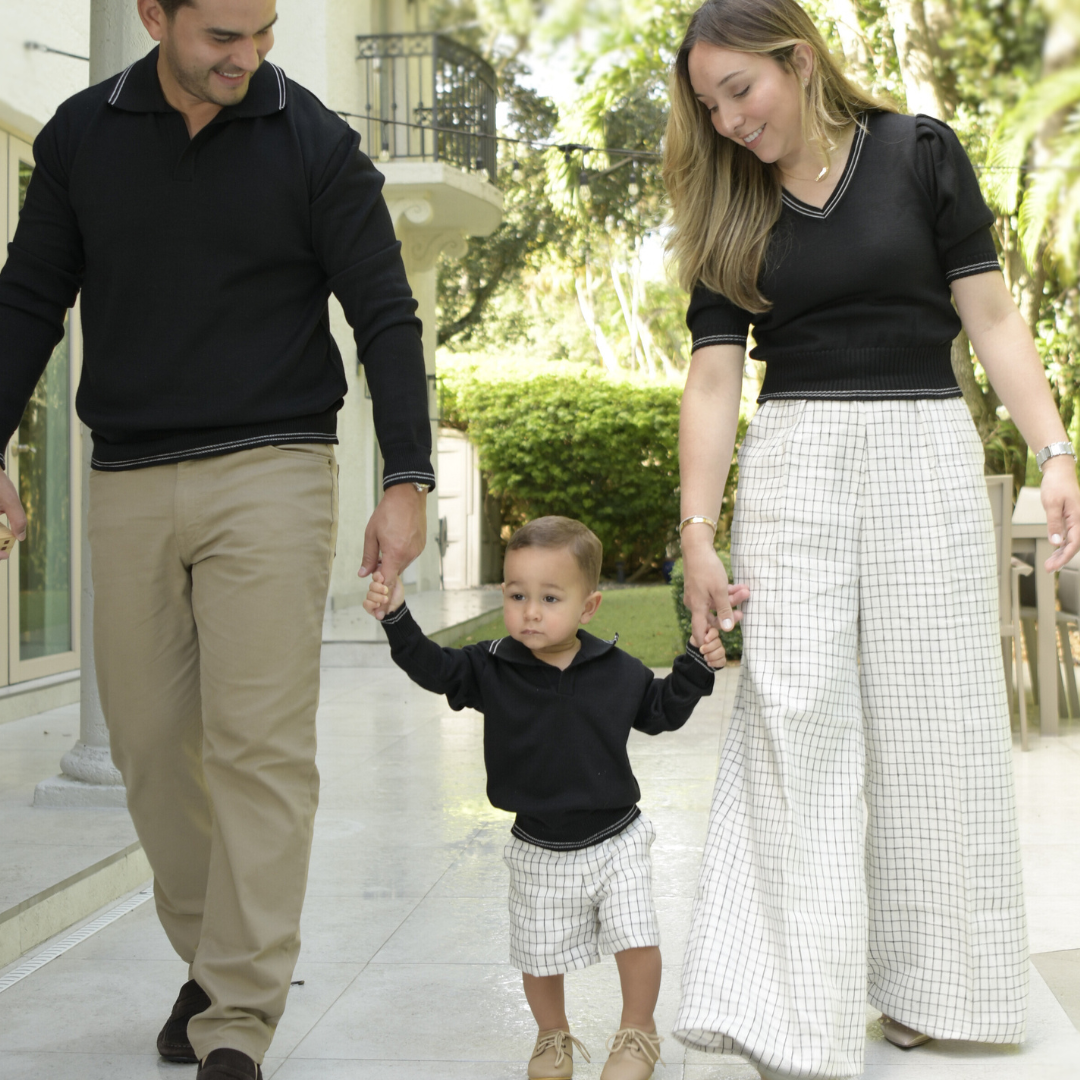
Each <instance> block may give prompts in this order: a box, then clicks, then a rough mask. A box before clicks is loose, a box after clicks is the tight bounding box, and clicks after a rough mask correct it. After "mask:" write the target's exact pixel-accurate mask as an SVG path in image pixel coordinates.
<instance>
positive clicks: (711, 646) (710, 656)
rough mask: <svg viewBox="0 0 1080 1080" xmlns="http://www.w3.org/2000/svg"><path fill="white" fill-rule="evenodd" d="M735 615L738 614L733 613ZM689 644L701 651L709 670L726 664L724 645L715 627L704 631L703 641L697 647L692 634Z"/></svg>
mask: <svg viewBox="0 0 1080 1080" xmlns="http://www.w3.org/2000/svg"><path fill="white" fill-rule="evenodd" d="M735 614H736V615H737V614H739V613H738V612H735ZM690 644H691V645H693V646H695V647H696V648H698V649H700V650H701V655H702V656H704V657H705V662H706V663H707V664H708V665H709V667H711V668H722V667H724V666H725V664H726V663H727V654H726V653H725V652H724V644H723V642H722V641H721V640H720V631H719V630H717V629H716V627H715V626H710V627H709V629H708V630H706V631H705V640H704V641H703V642H702V643H701V644H700V645H698V643H697V641H696V640H695V638H694V636H693V634H691V635H690Z"/></svg>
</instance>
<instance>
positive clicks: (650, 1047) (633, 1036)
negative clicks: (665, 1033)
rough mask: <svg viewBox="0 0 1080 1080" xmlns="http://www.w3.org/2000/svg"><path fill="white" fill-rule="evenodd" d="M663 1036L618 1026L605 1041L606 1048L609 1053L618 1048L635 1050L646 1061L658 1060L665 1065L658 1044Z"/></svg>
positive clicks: (653, 1061) (655, 1061) (654, 1061)
mask: <svg viewBox="0 0 1080 1080" xmlns="http://www.w3.org/2000/svg"><path fill="white" fill-rule="evenodd" d="M663 1041H664V1040H663V1038H662V1037H661V1036H659V1035H650V1034H649V1033H648V1032H647V1031H640V1030H639V1029H638V1028H620V1029H619V1030H618V1031H616V1032H615V1034H614V1035H612V1036H611V1038H610V1039H608V1041H607V1048H608V1050H609V1051H611V1053H613V1054H614V1053H615V1052H616V1051H618V1050H629V1051H631V1053H632V1052H633V1051H635V1050H636V1051H637V1052H638V1053H639V1054H640V1055H641V1056H642V1057H643V1058H645V1060H646V1061H649V1062H651V1063H652V1064H653V1065H655V1064H656V1063H657V1062H659V1063H660V1064H661V1065H666V1064H667V1062H666V1061H664V1059H663V1058H662V1057H661V1056H660V1044H661V1043H662V1042H663Z"/></svg>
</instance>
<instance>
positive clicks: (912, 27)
mask: <svg viewBox="0 0 1080 1080" xmlns="http://www.w3.org/2000/svg"><path fill="white" fill-rule="evenodd" d="M885 7H886V9H887V11H888V14H889V24H890V26H891V27H892V32H893V41H894V43H895V44H896V58H897V60H898V61H899V64H900V75H901V77H902V78H903V80H904V93H905V95H906V96H907V107H908V112H909V113H912V114H914V113H925V114H926V115H927V116H935V117H937V118H938V119H939V120H946V119H948V118H949V116H951V115H952V112H953V106H952V103H951V102H950V101H949V100H948V98H947V96H946V93H945V88H944V87H943V86H942V85H941V80H940V79H939V78H938V77H937V75H936V74H935V72H934V57H935V54H936V47H935V45H934V33H933V31H932V30H931V27H930V23H929V21H928V19H927V12H926V6H925V4H924V3H923V0H885Z"/></svg>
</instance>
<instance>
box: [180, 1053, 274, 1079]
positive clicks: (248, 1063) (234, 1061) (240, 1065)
mask: <svg viewBox="0 0 1080 1080" xmlns="http://www.w3.org/2000/svg"><path fill="white" fill-rule="evenodd" d="M195 1080H262V1066H260V1065H257V1064H256V1063H255V1062H254V1061H253V1060H252V1059H251V1058H249V1057H248V1056H247V1054H244V1053H241V1052H240V1051H239V1050H225V1049H222V1050H211V1051H210V1053H209V1054H207V1055H206V1057H205V1058H204V1059H203V1063H202V1064H201V1065H200V1066H199V1072H198V1074H197V1075H196V1077H195Z"/></svg>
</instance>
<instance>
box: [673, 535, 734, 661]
mask: <svg viewBox="0 0 1080 1080" xmlns="http://www.w3.org/2000/svg"><path fill="white" fill-rule="evenodd" d="M717 554H718V555H719V556H720V560H721V562H723V564H724V569H725V570H726V571H727V573H728V580H729V581H730V580H731V555H730V554H729V553H728V552H726V551H718V552H717ZM671 596H672V599H673V600H674V601H675V618H676V619H677V620H678V622H679V631H680V632H681V633H682V639H683V644H684V645H685V643H686V642H687V641H689V640H690V632H691V626H690V609H689V608H688V607H687V606H686V605H685V604H684V603H683V561H682V559H679V560H678V561H677V562H676V563H675V566H674V568H673V569H672V571H671ZM720 640H721V642H722V643H723V645H724V652H725V653H727V657H728V659H729V660H739V659H741V657H742V627H741V626H740V625H739V624H738V623H736V624H735V629H734V630H728V631H726V632H725V631H723V630H721V631H720Z"/></svg>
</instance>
